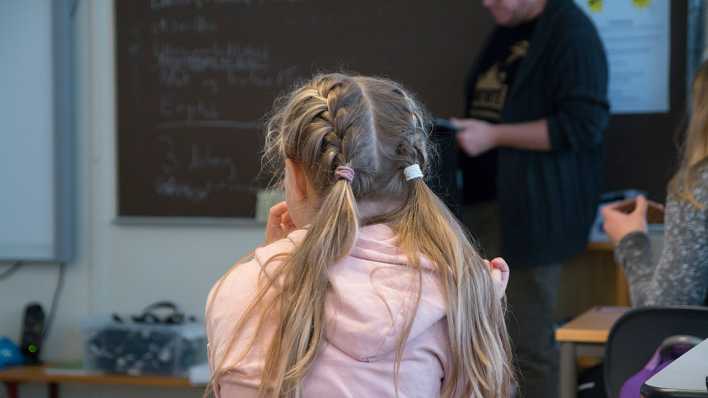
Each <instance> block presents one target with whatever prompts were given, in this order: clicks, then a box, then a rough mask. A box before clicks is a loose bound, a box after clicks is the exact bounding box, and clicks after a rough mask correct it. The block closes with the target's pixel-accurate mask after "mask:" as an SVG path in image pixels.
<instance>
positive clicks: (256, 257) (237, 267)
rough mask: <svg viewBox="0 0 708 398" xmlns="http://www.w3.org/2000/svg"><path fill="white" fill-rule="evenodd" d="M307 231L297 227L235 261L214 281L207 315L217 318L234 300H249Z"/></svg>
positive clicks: (231, 306) (237, 301)
mask: <svg viewBox="0 0 708 398" xmlns="http://www.w3.org/2000/svg"><path fill="white" fill-rule="evenodd" d="M306 232H307V231H305V230H296V231H293V232H292V233H290V234H289V235H288V236H287V237H285V238H283V239H280V240H277V241H275V242H273V243H270V244H268V245H266V246H262V247H259V248H257V249H256V250H255V251H254V252H253V254H252V255H250V256H248V257H246V258H245V259H243V260H241V261H238V262H236V264H234V265H233V266H232V267H231V268H230V269H229V270H228V271H227V272H226V273H225V274H224V275H223V276H222V277H221V278H220V279H219V280H218V281H217V282H216V283H215V284H214V286H212V288H211V291H210V292H209V295H208V297H207V305H206V317H207V318H212V319H213V318H214V317H218V315H219V314H220V312H221V310H222V309H225V310H227V311H228V309H230V308H233V306H234V303H242V302H243V303H245V302H249V301H250V300H251V299H252V298H253V297H254V296H255V294H256V292H257V290H258V287H259V286H260V284H259V281H260V280H261V278H263V277H268V271H272V270H274V269H276V268H277V267H279V266H280V265H281V264H282V263H283V260H284V258H285V255H287V254H288V253H290V252H292V251H293V249H294V248H295V246H296V245H298V244H299V243H300V242H301V241H302V239H304V236H305V234H306Z"/></svg>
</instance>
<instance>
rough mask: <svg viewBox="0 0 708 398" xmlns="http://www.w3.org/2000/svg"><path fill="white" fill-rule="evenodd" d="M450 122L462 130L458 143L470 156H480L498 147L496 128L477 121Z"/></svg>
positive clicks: (458, 120)
mask: <svg viewBox="0 0 708 398" xmlns="http://www.w3.org/2000/svg"><path fill="white" fill-rule="evenodd" d="M450 122H451V123H452V124H453V125H454V126H455V127H457V128H458V129H460V131H459V132H458V133H457V142H458V144H459V145H460V148H462V150H463V151H465V153H466V154H467V155H469V156H472V157H474V156H479V155H481V154H483V153H485V152H487V151H489V150H491V149H494V148H496V147H497V137H496V133H495V130H494V126H493V125H491V124H489V123H487V122H485V121H482V120H476V119H451V120H450Z"/></svg>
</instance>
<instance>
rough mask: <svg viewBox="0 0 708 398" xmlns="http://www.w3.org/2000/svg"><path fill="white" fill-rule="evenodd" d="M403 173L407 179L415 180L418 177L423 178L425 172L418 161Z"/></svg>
mask: <svg viewBox="0 0 708 398" xmlns="http://www.w3.org/2000/svg"><path fill="white" fill-rule="evenodd" d="M403 175H405V176H406V181H410V180H414V179H416V178H423V172H422V171H421V170H420V166H418V163H416V164H412V165H410V166H408V167H406V168H405V169H403Z"/></svg>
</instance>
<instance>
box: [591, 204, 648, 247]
mask: <svg viewBox="0 0 708 398" xmlns="http://www.w3.org/2000/svg"><path fill="white" fill-rule="evenodd" d="M624 207H627V203H626V202H617V203H612V204H609V205H607V206H605V207H603V208H602V219H603V228H604V229H605V232H606V233H607V236H608V237H609V238H610V240H611V241H612V243H613V244H615V245H617V244H618V243H619V242H620V241H621V240H622V238H624V237H625V236H626V235H627V234H630V233H632V232H635V231H642V232H647V207H648V205H647V199H646V198H645V197H644V196H641V195H640V196H638V197H637V199H636V205H635V207H634V210H633V211H632V212H631V213H626V212H624V211H622V208H624Z"/></svg>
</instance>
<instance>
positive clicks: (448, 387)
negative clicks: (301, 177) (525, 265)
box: [210, 74, 513, 398]
mask: <svg viewBox="0 0 708 398" xmlns="http://www.w3.org/2000/svg"><path fill="white" fill-rule="evenodd" d="M428 127H429V125H428V122H427V119H426V117H425V114H424V111H423V110H422V108H421V107H420V106H419V105H418V103H417V102H416V101H415V100H414V99H413V98H412V97H411V95H410V94H408V93H407V92H406V91H405V90H404V89H403V88H402V87H401V86H400V85H398V84H397V83H395V82H392V81H390V80H386V79H381V78H372V77H365V76H349V75H345V74H326V75H318V76H315V77H314V78H313V79H311V80H310V81H308V82H306V83H305V84H303V85H301V86H299V87H297V88H296V89H295V90H294V91H293V92H292V93H291V94H289V95H287V96H286V97H283V98H281V99H279V100H278V101H276V106H275V113H274V114H273V116H272V117H271V119H270V121H269V122H268V127H267V135H266V145H265V155H264V160H265V163H266V164H267V165H270V166H272V167H274V170H276V171H278V172H282V170H283V168H284V165H283V162H284V159H291V160H292V161H294V162H297V163H299V164H300V165H302V167H303V169H304V170H305V173H306V175H307V177H308V179H309V181H310V182H311V183H312V186H313V187H314V189H315V190H316V191H317V193H318V194H319V198H321V199H320V200H321V204H320V207H319V209H318V216H317V217H316V218H315V219H314V220H313V222H312V225H311V227H310V228H309V230H308V233H307V234H306V237H305V238H304V241H303V242H302V243H301V244H300V245H299V246H298V247H296V248H295V249H294V251H293V252H291V253H289V254H287V255H282V256H279V258H280V259H282V260H283V264H282V265H281V266H279V267H276V268H277V269H276V270H275V271H273V272H272V273H271V272H270V271H269V273H268V275H266V276H267V277H266V278H262V279H264V283H263V286H262V287H261V288H260V290H259V293H258V295H257V297H256V299H255V300H254V303H252V304H251V305H250V306H249V308H248V309H247V311H246V313H245V315H244V316H243V317H242V318H241V319H240V320H239V322H238V323H237V325H236V326H235V331H234V333H233V336H232V339H231V342H230V343H229V344H228V345H227V347H226V350H225V351H224V352H222V353H221V354H220V356H221V360H220V361H218V362H217V363H216V366H215V372H214V374H213V376H212V380H211V383H210V386H211V387H212V388H213V386H214V385H215V384H216V383H218V381H219V378H220V377H222V376H223V375H224V374H225V373H226V372H227V371H228V369H226V368H225V367H224V362H225V361H224V360H225V358H226V357H227V356H228V352H229V351H230V350H231V349H232V347H233V345H234V341H236V339H238V338H239V334H240V333H241V331H242V329H243V327H244V323H245V322H246V320H247V319H250V318H251V317H253V316H256V315H260V318H259V322H258V327H257V331H256V332H255V333H254V335H258V334H259V331H260V330H261V326H262V324H263V319H264V314H263V313H260V314H258V313H257V311H255V310H254V309H255V308H256V306H257V305H258V303H259V302H261V301H263V300H265V297H266V292H268V291H269V290H275V294H274V295H273V299H272V300H273V301H269V302H268V303H266V305H267V306H268V307H271V308H275V309H276V311H277V314H278V316H276V318H277V321H276V327H275V334H274V336H273V339H272V341H270V342H269V344H268V348H267V352H266V357H265V365H264V368H263V371H262V375H261V380H262V381H261V385H260V396H261V397H299V396H301V382H302V380H303V378H304V377H305V375H306V374H307V372H308V369H309V368H310V367H311V365H312V363H313V361H314V360H315V357H316V355H317V352H318V349H319V348H320V345H321V343H322V338H323V334H324V327H325V297H326V293H327V288H328V279H327V270H328V267H329V266H331V265H333V264H334V263H336V262H337V261H339V260H341V259H342V258H344V257H345V256H347V255H348V253H349V251H350V249H351V248H352V246H353V244H354V241H355V238H356V236H357V232H358V229H359V227H360V226H361V225H366V224H373V223H387V224H388V225H390V226H391V227H392V228H393V229H394V230H395V232H396V234H397V236H398V243H399V245H400V248H401V250H402V251H403V252H404V253H405V254H406V255H407V257H408V258H409V261H410V267H411V268H412V269H413V270H414V271H415V273H414V274H415V279H416V280H415V281H414V286H415V291H414V293H415V295H416V296H415V298H416V300H415V303H416V305H415V307H414V308H413V311H412V312H410V314H411V316H410V319H407V322H406V325H405V327H404V330H403V331H402V333H401V335H400V336H399V340H398V344H397V348H396V357H395V365H394V370H395V372H394V374H395V375H396V377H394V383H395V386H396V391H398V377H397V376H398V371H399V369H400V364H401V358H402V354H403V350H404V346H405V342H406V340H407V337H408V335H409V333H410V331H411V326H412V323H413V318H414V316H415V314H416V312H417V311H416V309H417V306H418V303H419V302H420V298H421V297H420V296H421V285H422V270H421V264H420V257H421V255H423V256H426V257H427V258H429V259H430V260H431V261H432V263H433V264H435V266H436V274H437V277H438V279H439V281H440V285H441V289H442V292H443V294H444V296H445V298H446V301H447V330H448V337H449V341H450V347H449V348H450V352H451V353H452V355H451V359H450V363H449V374H446V377H445V381H444V385H443V389H442V396H443V397H452V396H453V395H458V394H463V395H465V396H475V397H485V398H486V397H489V398H491V397H495V398H496V397H505V396H509V394H510V388H511V385H512V383H513V372H512V368H511V353H510V352H511V351H510V344H509V339H508V334H507V330H506V326H505V322H504V316H505V304H504V302H503V301H502V300H499V299H498V298H497V297H496V296H495V294H494V286H493V282H492V279H491V275H490V272H489V270H488V267H487V265H486V264H485V263H484V261H483V259H482V258H481V257H480V255H479V254H478V252H477V251H476V250H475V248H474V247H473V245H472V244H471V243H470V241H469V239H468V238H467V236H466V233H465V231H464V229H463V228H462V227H461V225H460V224H459V222H458V221H457V220H456V219H455V218H454V217H453V216H452V214H451V213H450V211H449V210H448V209H447V208H446V207H445V205H444V204H443V203H442V202H441V201H440V199H439V198H438V197H437V196H436V195H435V194H434V193H433V192H432V191H431V190H430V189H429V188H428V186H427V185H426V183H425V182H424V181H423V180H422V179H414V180H411V181H406V180H405V178H404V175H403V169H404V168H405V167H407V166H410V165H412V164H418V165H420V167H421V168H422V169H423V170H424V171H425V170H427V169H429V167H430V163H431V147H430V144H429V141H428V132H429V128H428ZM338 166H348V167H351V168H352V169H353V170H354V171H355V173H356V175H355V177H354V179H353V180H352V181H351V183H350V182H348V181H346V180H344V179H337V178H336V177H335V175H334V170H335V169H336V167H338ZM382 199H383V200H392V199H393V200H397V201H398V202H399V203H400V206H399V207H398V208H397V209H396V210H395V211H392V212H390V213H388V214H379V215H376V216H375V217H373V218H370V219H368V220H361V219H360V217H359V214H358V209H357V203H360V202H361V201H363V200H382ZM276 281H277V282H276ZM268 297H270V293H269V296H268ZM261 308H263V307H261ZM250 346H251V347H252V346H253V342H252V341H251V343H250ZM243 355H244V356H245V354H243ZM241 358H243V357H241Z"/></svg>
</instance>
